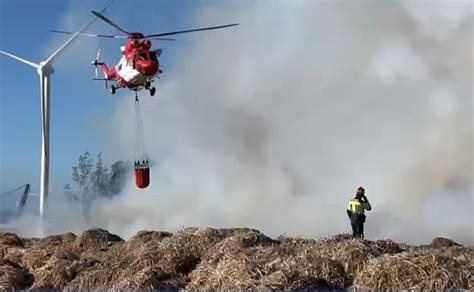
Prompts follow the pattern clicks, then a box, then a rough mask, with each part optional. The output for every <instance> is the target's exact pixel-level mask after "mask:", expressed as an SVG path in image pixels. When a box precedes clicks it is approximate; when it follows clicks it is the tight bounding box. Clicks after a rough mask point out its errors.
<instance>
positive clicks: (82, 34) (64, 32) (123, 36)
mask: <svg viewBox="0 0 474 292" xmlns="http://www.w3.org/2000/svg"><path fill="white" fill-rule="evenodd" d="M49 31H51V32H55V33H62V34H73V32H71V31H63V30H55V29H50V30H49ZM78 35H80V36H90V37H99V38H114V39H126V38H128V36H126V35H108V34H93V33H80V34H78Z"/></svg>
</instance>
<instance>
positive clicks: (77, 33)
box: [45, 0, 114, 64]
mask: <svg viewBox="0 0 474 292" xmlns="http://www.w3.org/2000/svg"><path fill="white" fill-rule="evenodd" d="M113 2H114V0H111V1H110V3H109V4H107V6H105V8H104V9H102V10H101V11H100V12H104V11H105V10H107V8H108V7H109V6H110V5H112V3H113ZM96 19H97V16H94V18H92V19H91V20H90V21H89V22H88V23H86V24H85V25H84V26H83V27H81V29H79V31H77V32H76V33H74V34H73V35H72V36H71V37H70V38H69V39H68V40H67V41H66V42H65V43H64V44H63V45H62V46H60V47H59V48H58V49H57V50H56V51H55V52H54V53H53V54H52V55H51V56H50V57H49V58H48V59H46V61H45V64H49V63H50V62H52V61H53V59H54V58H56V57H57V56H58V55H59V54H60V53H61V52H62V51H63V50H64V48H66V47H67V46H68V45H69V44H70V43H71V42H72V41H73V40H74V39H75V38H76V37H77V36H78V35H79V34H80V33H81V32H82V31H83V30H85V29H86V28H87V27H89V25H91V24H92V23H93V22H94V21H95V20H96Z"/></svg>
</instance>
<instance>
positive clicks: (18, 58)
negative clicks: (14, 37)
mask: <svg viewBox="0 0 474 292" xmlns="http://www.w3.org/2000/svg"><path fill="white" fill-rule="evenodd" d="M0 53H2V54H4V55H7V56H8V57H11V58H13V59H15V60H18V61H20V62H23V63H25V64H27V65H30V66H31V67H34V68H36V69H38V68H39V65H38V64H35V63H33V62H31V61H28V60H25V59H23V58H20V57H17V56H15V55H12V54H10V53H7V52H4V51H0Z"/></svg>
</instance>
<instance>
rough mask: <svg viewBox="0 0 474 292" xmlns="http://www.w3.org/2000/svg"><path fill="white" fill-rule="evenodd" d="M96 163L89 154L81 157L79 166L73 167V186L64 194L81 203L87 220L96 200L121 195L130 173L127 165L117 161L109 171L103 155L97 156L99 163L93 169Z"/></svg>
mask: <svg viewBox="0 0 474 292" xmlns="http://www.w3.org/2000/svg"><path fill="white" fill-rule="evenodd" d="M93 166H94V161H93V159H92V158H90V157H89V152H87V151H86V152H85V153H84V154H82V155H80V156H79V160H78V164H77V166H73V167H72V181H73V184H72V186H71V184H67V185H65V186H64V193H65V194H66V195H67V196H68V198H69V199H71V200H73V201H76V202H80V203H81V204H82V209H83V213H84V216H85V217H86V219H87V218H88V215H89V210H90V208H91V206H92V203H93V201H94V200H95V199H97V198H100V197H112V196H115V195H118V194H120V192H121V191H122V188H123V187H124V185H125V182H126V179H127V173H128V167H127V164H126V163H125V162H123V161H116V162H114V163H113V164H112V165H111V167H110V174H109V172H108V169H107V168H106V167H104V166H103V163H102V153H99V154H98V155H97V162H96V163H95V168H94V170H92V169H93Z"/></svg>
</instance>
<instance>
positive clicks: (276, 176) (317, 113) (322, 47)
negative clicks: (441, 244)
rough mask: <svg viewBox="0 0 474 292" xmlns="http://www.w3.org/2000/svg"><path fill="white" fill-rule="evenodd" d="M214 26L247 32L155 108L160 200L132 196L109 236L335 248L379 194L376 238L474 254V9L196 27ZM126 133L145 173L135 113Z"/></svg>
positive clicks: (124, 115)
mask: <svg viewBox="0 0 474 292" xmlns="http://www.w3.org/2000/svg"><path fill="white" fill-rule="evenodd" d="M209 19H213V20H215V23H220V22H229V21H233V20H238V21H239V22H240V23H241V25H240V26H239V27H237V28H231V29H227V30H223V31H219V32H208V33H202V34H196V35H194V36H192V39H193V42H192V46H190V47H189V48H188V49H187V50H184V51H183V53H182V55H181V56H180V61H179V66H177V68H176V69H175V70H174V71H173V72H169V73H167V74H166V75H164V77H163V80H162V81H160V82H158V96H159V97H158V98H152V99H148V98H142V107H143V109H144V110H143V111H144V113H143V115H144V124H145V132H146V139H145V140H146V145H147V147H148V153H149V155H150V156H151V157H152V159H153V160H156V161H157V165H155V167H153V169H152V182H151V186H150V187H149V188H148V189H146V190H143V191H140V190H137V189H136V187H135V186H134V185H133V182H132V181H131V182H130V184H129V186H128V188H127V190H126V191H125V192H124V193H123V195H122V196H120V197H117V198H116V199H114V200H113V201H112V202H110V201H107V202H103V203H102V204H99V205H97V206H96V212H95V220H96V221H95V222H97V224H100V225H102V226H104V227H107V228H110V229H112V230H114V231H116V232H118V233H120V234H123V235H124V236H129V235H131V234H133V233H135V232H136V231H137V230H139V229H143V228H151V229H168V230H174V229H176V228H179V227H181V226H190V225H192V226H219V227H225V226H250V227H255V228H259V229H261V230H263V231H264V232H266V233H268V234H271V235H278V234H287V235H293V236H295V235H304V236H326V235H331V234H335V233H338V232H344V231H349V229H350V226H349V223H348V219H347V217H346V215H345V208H346V203H347V200H348V199H349V198H350V197H351V196H352V195H353V192H354V189H355V187H357V186H358V185H364V186H365V187H366V189H367V195H368V197H369V199H370V200H371V202H372V204H373V208H374V210H373V211H372V212H371V213H369V216H368V223H367V226H366V228H367V231H366V233H367V236H368V237H392V238H394V239H397V240H404V241H408V242H420V241H429V240H430V239H432V238H433V237H434V236H449V237H453V238H455V239H457V240H460V241H463V242H473V241H474V236H473V234H472V227H473V217H472V216H473V215H472V214H473V209H474V208H473V153H472V151H473V147H472V146H473V145H472V144H473V143H472V141H473V139H472V138H473V135H472V134H473V131H472V130H473V129H472V125H473V124H472V122H473V119H472V117H473V116H472V81H473V78H472V66H473V53H472V52H473V40H472V27H473V26H472V20H473V11H472V3H470V2H466V3H460V2H456V3H451V2H448V1H446V2H444V3H438V4H437V6H432V7H430V9H426V7H425V6H422V5H413V4H410V3H396V2H390V3H387V2H383V3H380V2H374V1H369V2H357V4H356V3H349V2H331V3H329V2H323V1H317V2H316V1H312V2H309V1H308V2H299V1H298V2H289V1H287V2H278V3H275V2H272V3H269V2H259V3H253V4H249V3H245V4H244V3H242V5H240V7H238V9H235V7H234V9H232V10H229V9H224V8H222V7H220V8H216V9H208V10H206V11H202V13H201V14H200V15H199V16H198V17H196V25H199V24H200V23H209V21H208V20H209ZM430 28H433V29H430ZM187 37H188V36H187ZM162 58H163V59H165V58H166V52H165V53H164V55H163V57H162ZM111 122H112V126H111V128H112V129H114V132H113V135H111V140H112V141H114V149H115V150H116V153H117V154H120V155H121V157H124V158H125V157H126V158H129V159H133V153H134V149H133V146H134V143H133V141H134V113H133V104H132V100H131V99H126V100H124V101H123V102H122V103H121V104H120V105H119V107H118V109H117V113H116V116H115V117H113V118H112V121H111ZM116 145H119V147H116Z"/></svg>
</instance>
